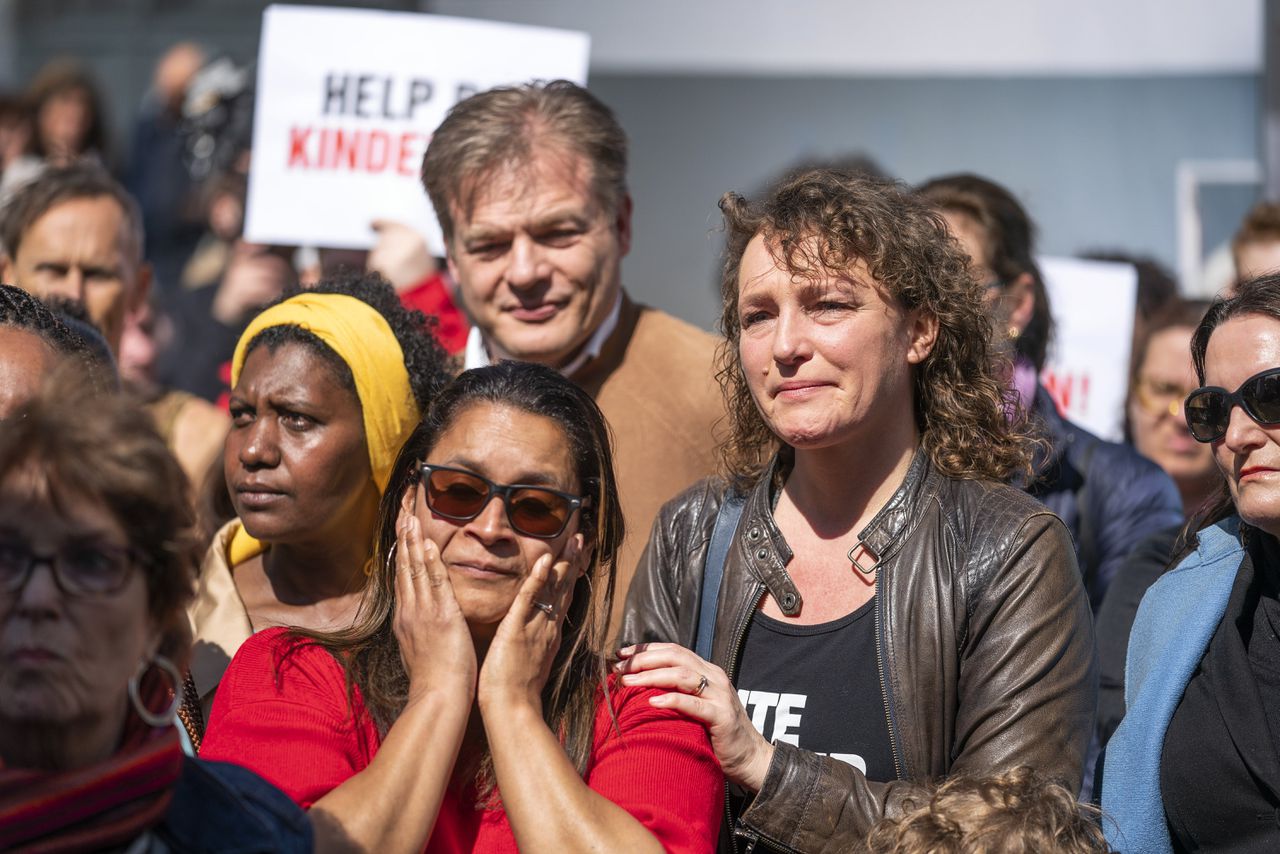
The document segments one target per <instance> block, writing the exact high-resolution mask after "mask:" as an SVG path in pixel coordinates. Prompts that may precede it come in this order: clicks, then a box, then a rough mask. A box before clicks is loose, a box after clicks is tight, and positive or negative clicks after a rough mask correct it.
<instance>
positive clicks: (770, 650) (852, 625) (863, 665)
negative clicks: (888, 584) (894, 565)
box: [737, 599, 896, 783]
mask: <svg viewBox="0 0 1280 854" xmlns="http://www.w3.org/2000/svg"><path fill="white" fill-rule="evenodd" d="M875 627H876V619H875V599H872V600H871V601H870V602H867V604H865V605H863V606H862V607H861V608H859V609H857V610H856V611H854V612H853V613H851V614H848V615H846V616H844V617H841V618H840V619H838V620H832V621H831V622H829V623H821V624H818V625H810V626H804V625H795V624H792V623H785V622H782V621H781V620H775V619H772V618H770V617H767V616H765V615H764V614H762V613H760V612H758V611H757V612H756V614H755V616H754V617H753V618H752V621H751V626H750V628H749V630H748V632H747V638H746V644H745V646H744V647H743V650H742V657H741V666H740V667H739V670H738V679H737V688H738V696H739V697H740V698H741V700H742V704H743V705H744V706H745V707H746V710H747V715H748V716H749V717H750V718H751V723H752V725H753V726H755V728H756V730H757V731H758V732H759V733H760V734H761V735H763V736H764V737H765V739H767V740H768V741H769V742H770V743H776V742H786V743H788V744H793V745H795V746H797V747H800V748H802V749H804V750H811V751H813V752H815V753H821V754H824V755H827V756H830V757H831V758H833V759H838V760H840V761H841V762H847V763H848V764H850V765H852V766H853V767H855V768H857V769H858V770H860V771H862V772H863V774H865V775H866V777H867V779H868V780H871V781H873V782H882V783H883V782H889V781H891V780H894V779H896V774H895V772H894V767H893V752H892V747H891V745H890V742H889V722H888V716H887V714H886V712H885V705H884V698H883V695H882V694H881V690H880V676H879V671H878V670H877V668H876V638H875Z"/></svg>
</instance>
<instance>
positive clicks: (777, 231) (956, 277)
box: [717, 170, 1034, 485]
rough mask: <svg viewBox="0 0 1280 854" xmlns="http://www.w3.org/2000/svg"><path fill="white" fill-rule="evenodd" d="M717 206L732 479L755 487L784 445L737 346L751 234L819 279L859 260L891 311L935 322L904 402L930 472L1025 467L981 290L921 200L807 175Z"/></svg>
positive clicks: (981, 474)
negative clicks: (722, 234) (760, 195)
mask: <svg viewBox="0 0 1280 854" xmlns="http://www.w3.org/2000/svg"><path fill="white" fill-rule="evenodd" d="M720 210H721V211H722V212H723V213H724V219H725V231H726V234H727V246H726V250H725V261H724V270H723V276H722V278H721V285H720V288H721V297H722V301H723V310H722V313H721V317H720V328H721V331H722V332H723V333H724V338H725V340H724V342H723V343H722V344H721V347H720V352H719V354H718V374H717V378H718V379H719V381H720V387H721V390H722V392H723V394H724V398H725V404H726V409H727V412H728V422H729V430H728V437H727V439H726V440H725V441H724V443H723V444H722V445H721V449H720V452H721V459H722V464H723V466H724V468H725V471H726V474H728V475H729V476H730V477H731V478H732V479H733V480H735V482H737V483H738V484H739V485H745V484H747V483H752V482H755V481H756V480H757V479H758V478H759V477H760V476H761V475H762V474H763V473H764V471H765V469H766V468H767V466H768V464H769V461H770V459H771V458H772V457H773V454H774V453H775V452H776V451H778V450H779V449H780V448H782V447H783V446H782V445H781V443H780V442H779V440H778V438H777V436H776V435H774V433H773V431H772V430H770V429H769V426H768V425H767V424H766V423H765V422H764V419H763V418H762V417H761V416H760V411H759V409H757V407H756V403H755V400H754V399H753V398H752V396H751V391H750V389H749V388H748V387H747V382H746V376H745V374H744V373H743V370H742V361H741V359H740V356H739V350H738V345H739V340H740V336H741V332H742V328H741V325H740V321H739V317H738V276H739V268H740V266H741V264H742V256H743V253H744V252H745V251H746V248H747V244H748V243H750V242H751V239H752V238H754V237H755V236H756V235H758V234H762V235H764V237H765V241H766V246H767V247H768V249H769V252H770V254H771V255H773V257H774V260H775V261H776V262H777V263H778V264H779V265H781V266H783V267H784V268H785V269H786V270H788V271H789V272H791V273H792V274H794V275H797V276H800V277H802V278H820V277H823V276H826V275H830V274H832V273H838V272H843V271H846V270H848V269H849V268H851V267H852V266H853V265H854V264H856V263H857V262H858V261H859V260H860V261H862V262H863V263H865V264H866V266H867V268H868V270H869V271H870V273H871V275H872V277H873V278H874V279H875V280H876V281H877V282H878V283H879V284H881V285H882V286H883V287H884V288H885V290H886V291H887V292H888V293H889V294H890V296H891V297H892V298H893V299H895V300H896V301H897V302H898V304H899V305H900V306H902V307H903V308H905V309H906V310H908V311H911V310H915V309H920V310H922V311H925V312H928V313H930V314H932V315H933V316H934V317H936V318H937V319H938V335H937V340H936V341H935V343H934V346H933V350H932V352H930V354H929V355H928V356H927V357H925V359H924V361H923V362H921V363H920V364H919V365H917V366H916V368H915V371H914V374H915V388H914V395H913V397H914V408H915V419H916V426H917V428H918V429H919V431H920V439H921V444H922V445H923V447H924V450H925V451H926V452H927V453H928V455H929V458H930V460H931V461H932V462H933V465H934V466H935V467H936V468H937V469H938V470H939V471H941V472H943V473H944V474H946V475H949V476H951V477H957V478H969V479H986V480H997V481H1004V480H1008V479H1009V478H1010V477H1012V476H1013V475H1014V474H1015V473H1017V472H1026V473H1028V474H1029V473H1030V470H1031V454H1032V449H1033V447H1034V442H1033V440H1031V439H1030V437H1029V435H1028V432H1027V431H1026V429H1025V427H1024V425H1023V423H1022V422H1021V421H1015V422H1011V421H1010V419H1009V417H1008V415H1007V413H1009V412H1014V411H1015V410H1016V407H1015V406H1014V405H1013V403H1012V399H1011V397H1010V395H1011V394H1012V392H1011V391H1010V390H1009V389H1008V387H1007V385H1006V384H1005V383H1004V382H1003V381H1002V380H1001V376H1002V375H1007V370H1008V368H1007V365H1002V364H1001V363H1000V361H999V360H998V358H997V357H996V355H995V353H994V351H993V349H992V347H991V343H990V341H991V326H990V321H989V320H988V316H987V313H986V311H985V310H984V307H983V294H982V287H981V285H979V284H978V283H977V282H975V281H974V279H973V277H972V276H970V274H969V270H968V257H967V256H966V255H965V253H964V251H963V250H962V249H961V248H960V246H959V244H958V243H956V241H955V240H954V239H953V238H952V237H950V236H949V234H948V233H947V229H946V226H945V224H944V223H943V221H942V219H941V218H940V217H939V216H938V214H937V213H936V212H935V211H934V210H933V209H932V208H931V207H930V206H929V205H928V204H926V203H925V202H923V201H921V200H920V199H918V198H916V197H915V196H913V195H912V194H910V193H909V192H908V191H906V190H904V189H903V188H902V187H901V186H900V185H898V184H896V183H894V182H891V181H883V180H880V179H877V178H871V177H868V176H865V175H858V174H854V173H848V172H841V171H836V170H814V171H810V172H805V173H803V174H800V175H797V176H794V177H792V178H789V179H787V180H785V181H783V182H782V183H780V184H779V185H777V186H776V187H775V188H773V189H772V190H771V191H770V192H769V193H768V194H767V195H766V197H765V198H764V199H762V200H761V201H759V202H757V203H751V202H749V201H747V200H746V199H745V198H743V197H742V196H739V195H737V194H736V193H726V194H725V195H724V197H723V198H721V199H720ZM814 238H817V241H816V244H815V241H814ZM815 245H816V246H817V247H818V248H817V250H816V251H815V250H814V248H813V247H814V246H815Z"/></svg>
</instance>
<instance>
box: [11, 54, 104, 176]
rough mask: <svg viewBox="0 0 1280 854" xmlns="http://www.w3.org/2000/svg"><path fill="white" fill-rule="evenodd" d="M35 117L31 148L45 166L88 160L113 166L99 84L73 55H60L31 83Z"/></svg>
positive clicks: (29, 90)
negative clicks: (63, 57)
mask: <svg viewBox="0 0 1280 854" xmlns="http://www.w3.org/2000/svg"><path fill="white" fill-rule="evenodd" d="M27 99H28V101H30V103H31V110H32V114H33V118H34V121H35V135H34V137H33V140H32V153H34V154H35V156H36V157H38V158H40V159H41V160H42V161H43V163H44V164H45V165H46V166H50V167H61V166H70V165H72V164H74V163H76V162H77V161H79V160H89V161H91V162H95V163H98V164H100V165H102V166H104V167H107V168H110V166H111V159H110V157H109V144H108V133H107V124H106V118H105V116H104V114H103V108H102V97H101V96H100V95H99V94H98V86H97V83H95V82H94V79H93V77H92V76H90V74H89V72H88V71H87V70H85V68H84V67H82V66H81V65H80V64H79V63H78V62H76V61H75V60H73V59H55V60H53V61H52V62H49V63H48V64H47V65H45V66H44V68H42V69H40V71H39V72H38V73H37V74H36V76H35V78H34V79H33V80H32V81H31V85H30V86H29V87H28V88H27Z"/></svg>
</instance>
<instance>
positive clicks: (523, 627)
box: [477, 534, 582, 715]
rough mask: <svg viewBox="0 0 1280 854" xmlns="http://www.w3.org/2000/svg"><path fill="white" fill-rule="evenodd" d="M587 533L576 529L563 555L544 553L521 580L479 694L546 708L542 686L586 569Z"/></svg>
mask: <svg viewBox="0 0 1280 854" xmlns="http://www.w3.org/2000/svg"><path fill="white" fill-rule="evenodd" d="M581 554H582V535H581V534H575V535H574V536H573V537H572V538H570V541H569V544H568V545H567V546H566V547H565V549H564V551H563V552H562V553H561V554H560V557H559V559H558V560H554V561H553V559H552V556H551V555H543V556H542V557H540V558H539V559H538V560H537V562H536V563H534V565H533V569H532V570H531V571H530V573H529V575H528V576H527V577H526V578H525V580H524V582H523V583H522V584H521V585H520V590H519V592H518V593H516V598H515V600H514V601H513V602H512V603H511V607H510V608H509V609H508V610H507V615H506V616H505V617H503V618H502V622H501V623H499V624H498V631H497V633H496V634H495V635H494V638H493V642H492V643H491V644H490V645H489V652H488V653H487V654H486V655H485V659H484V666H483V667H481V668H480V684H479V688H478V689H477V692H478V693H477V699H478V700H479V702H480V708H481V712H483V711H484V709H485V707H486V705H488V706H491V707H492V708H495V709H509V708H511V706H512V705H513V704H523V705H527V706H529V707H531V708H536V709H537V710H538V713H539V715H541V710H542V689H543V687H544V686H545V685H546V684H547V680H548V679H549V678H550V676H551V663H552V661H554V660H555V656H556V652H557V651H558V650H559V649H560V628H561V625H562V624H563V622H564V617H565V613H566V611H567V610H568V608H569V603H570V601H571V600H572V597H573V587H574V584H575V583H576V582H577V580H578V576H579V575H580V574H581V570H580V568H579V563H580V561H579V557H580V556H581Z"/></svg>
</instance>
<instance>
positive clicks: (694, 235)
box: [0, 0, 1259, 327]
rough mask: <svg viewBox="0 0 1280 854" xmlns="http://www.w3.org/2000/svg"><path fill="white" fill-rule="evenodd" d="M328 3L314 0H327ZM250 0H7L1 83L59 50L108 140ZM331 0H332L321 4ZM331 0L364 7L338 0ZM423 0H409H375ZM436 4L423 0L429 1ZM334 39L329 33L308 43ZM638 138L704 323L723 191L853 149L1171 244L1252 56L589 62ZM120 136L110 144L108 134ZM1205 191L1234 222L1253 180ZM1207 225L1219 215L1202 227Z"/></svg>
mask: <svg viewBox="0 0 1280 854" xmlns="http://www.w3.org/2000/svg"><path fill="white" fill-rule="evenodd" d="M321 2H324V0H321ZM265 5H266V3H265V2H263V0H113V2H110V3H107V2H101V0H0V25H3V27H4V28H5V30H6V33H5V38H3V39H0V82H4V81H6V80H7V82H8V83H9V85H17V84H21V83H23V82H25V81H26V80H28V79H29V78H30V76H31V75H32V74H33V73H34V72H35V71H36V69H38V68H39V67H40V65H41V64H43V63H44V62H45V61H47V60H48V59H50V58H52V57H53V56H57V55H65V54H71V55H74V56H78V57H80V58H81V59H83V60H84V61H85V62H86V64H88V65H89V66H90V67H91V68H92V69H94V70H95V71H96V72H97V73H99V74H100V76H101V77H100V79H101V82H102V85H103V88H104V90H105V93H106V95H107V101H108V105H109V108H110V113H111V115H110V119H111V125H112V128H113V130H114V131H115V132H116V136H117V138H118V140H119V141H120V143H123V142H124V140H125V138H126V137H127V135H128V129H129V127H130V125H131V121H132V115H133V113H134V112H135V111H136V109H137V106H138V104H139V103H140V101H141V99H142V96H143V94H144V93H145V91H146V88H147V85H148V83H149V79H150V74H151V67H152V64H153V63H154V61H155V59H156V57H157V56H158V55H159V54H160V53H161V52H162V51H163V50H164V49H165V48H166V47H167V46H168V45H170V44H172V43H173V42H175V41H177V40H179V39H183V38H194V39H196V40H198V41H200V42H202V43H204V44H205V45H207V46H209V47H211V48H220V49H222V50H225V51H227V52H229V53H231V54H232V55H233V56H235V57H236V58H238V59H241V60H244V59H250V58H252V57H253V56H254V55H255V53H256V49H257V39H258V29H259V26H260V20H261V10H262V8H263V7H264V6H265ZM332 5H339V4H338V3H332ZM340 5H361V4H359V3H354V2H347V3H341V4H340ZM365 5H377V6H379V7H381V8H401V9H413V8H421V7H422V5H424V4H421V3H419V2H413V0H401V2H379V3H376V4H365ZM426 5H429V4H426ZM318 49H330V50H340V46H318ZM591 88H592V89H593V90H594V91H596V92H597V93H598V94H599V95H600V96H601V97H602V98H603V99H604V100H605V101H606V102H608V103H609V104H610V105H612V106H613V107H614V108H615V109H616V110H617V112H618V115H619V117H620V118H621V120H622V122H623V124H624V126H625V127H626V128H627V130H628V132H629V134H630V136H631V140H632V164H633V165H632V170H631V185H632V191H633V194H634V196H635V201H636V220H635V231H636V236H635V242H634V248H633V250H632V253H631V255H630V256H629V258H628V259H627V261H626V262H625V270H624V276H625V281H626V282H627V284H628V287H629V289H630V290H631V291H632V292H633V293H634V294H635V295H637V296H638V297H640V298H641V299H643V300H644V301H646V302H649V303H651V304H654V305H657V306H660V307H662V308H665V309H667V310H668V311H671V312H673V313H675V314H677V315H679V316H681V317H684V318H686V319H688V320H690V321H692V322H694V323H697V324H698V325H701V326H705V327H710V326H711V325H712V324H713V322H714V319H715V316H716V313H717V312H716V305H715V299H714V298H713V294H712V287H713V285H712V283H713V280H714V277H715V268H716V264H717V255H718V252H719V245H720V241H719V236H718V234H717V233H716V229H717V228H718V223H719V214H718V211H717V209H716V200H717V199H718V198H719V197H720V195H721V193H723V192H724V191H726V190H729V189H734V190H738V191H742V192H747V193H750V192H752V191H754V190H756V189H757V188H759V187H760V186H761V185H762V184H763V183H764V182H765V181H766V180H767V179H768V178H769V177H770V176H772V175H774V174H776V173H777V172H778V171H780V170H781V169H783V168H785V167H787V166H789V165H791V164H793V163H795V162H797V161H799V160H801V159H805V158H815V157H817V158H830V157H834V156H839V155H842V154H847V153H850V152H854V151H859V152H864V153H866V154H868V155H870V156H871V157H873V158H874V159H875V160H877V161H878V162H879V163H880V164H881V166H882V167H883V168H884V169H885V170H886V171H888V172H890V173H892V174H894V175H897V176H899V177H901V178H903V179H904V180H906V181H909V182H913V183H914V182H918V181H920V180H922V179H925V178H928V177H931V176H933V175H937V174H941V173H944V172H952V171H960V170H968V171H976V172H980V173H983V174H985V175H988V176H989V177H992V178H994V179H995V180H997V181H1000V182H1002V183H1004V184H1006V185H1007V186H1009V187H1010V188H1011V189H1012V190H1014V192H1016V193H1017V194H1018V195H1019V197H1020V198H1021V199H1022V200H1023V201H1024V202H1025V203H1026V205H1027V206H1028V209H1029V210H1030V212H1031V214H1032V216H1033V217H1034V218H1035V219H1036V220H1037V222H1038V223H1039V225H1040V231H1041V247H1040V248H1041V250H1042V251H1043V252H1045V253H1052V254H1069V253H1074V252H1077V251H1080V250H1085V249H1092V248H1099V247H1107V248H1120V249H1125V250H1128V251H1132V252H1136V253H1140V254H1149V255H1153V256H1155V257H1156V258H1157V259H1158V260H1160V261H1162V262H1164V263H1165V264H1166V265H1167V266H1169V267H1171V268H1172V267H1173V266H1174V264H1175V261H1176V250H1175V225H1174V222H1175V220H1174V168H1175V164H1176V163H1177V162H1178V161H1179V160H1184V159H1201V158H1208V159H1212V158H1254V157H1256V156H1257V155H1258V149H1259V145H1258V140H1259V126H1258V106H1259V91H1258V90H1259V78H1258V76H1257V75H1255V74H1247V73H1245V74H1222V75H1212V76H1209V75H1199V76H1160V77H1071V78H1053V77H1037V78H1030V79H998V78H990V77H985V78H955V77H950V78H945V79H942V78H911V79H902V78H899V79H892V78H874V79H868V78H861V79H837V78H831V77H823V78H802V77H772V78H767V77H747V76H691V75H678V76H676V75H672V76H656V75H647V74H643V75H642V74H619V73H593V75H592V77H591ZM118 151H123V148H122V147H121V148H118ZM1237 196H1239V194H1236V196H1233V197H1232V199H1231V200H1230V201H1229V203H1226V204H1222V205H1216V206H1214V207H1215V209H1217V208H1220V209H1221V211H1220V212H1218V213H1213V212H1212V211H1211V212H1210V214H1211V216H1212V217H1216V219H1217V220H1220V221H1219V222H1217V223H1216V224H1215V223H1213V222H1209V221H1207V222H1206V234H1216V233H1228V234H1229V233H1230V230H1231V229H1232V228H1233V227H1234V224H1233V222H1232V220H1233V218H1235V217H1238V208H1240V207H1241V206H1242V205H1244V204H1247V202H1248V200H1249V199H1250V198H1251V195H1250V194H1248V193H1247V192H1246V193H1245V194H1244V196H1243V197H1237ZM1215 229H1216V230H1215Z"/></svg>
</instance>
